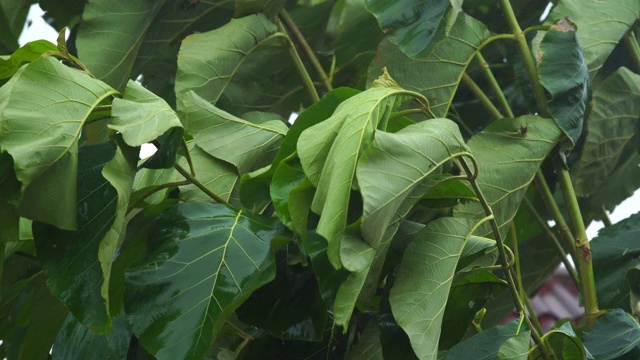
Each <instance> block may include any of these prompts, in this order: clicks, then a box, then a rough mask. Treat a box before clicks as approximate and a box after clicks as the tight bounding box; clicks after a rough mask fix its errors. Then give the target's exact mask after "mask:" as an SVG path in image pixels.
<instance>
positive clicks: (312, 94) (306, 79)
mask: <svg viewBox="0 0 640 360" xmlns="http://www.w3.org/2000/svg"><path fill="white" fill-rule="evenodd" d="M278 30H280V32H282V35H283V36H284V38H285V39H286V40H287V44H288V45H289V55H290V56H291V59H292V60H293V62H294V64H295V65H296V69H298V73H299V74H300V77H301V78H302V82H303V83H304V87H305V88H306V89H307V92H308V93H309V98H310V99H311V102H313V103H314V104H315V103H317V102H318V101H320V97H319V96H318V91H317V90H316V88H315V86H314V85H313V81H312V80H311V77H310V76H309V72H308V71H307V69H306V68H305V67H304V64H303V63H302V59H300V55H299V54H298V50H296V45H295V44H294V43H293V41H291V37H289V34H288V33H287V30H286V29H285V28H284V25H282V21H280V20H279V19H278Z"/></svg>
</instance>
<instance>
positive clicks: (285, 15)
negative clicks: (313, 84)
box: [280, 9, 333, 91]
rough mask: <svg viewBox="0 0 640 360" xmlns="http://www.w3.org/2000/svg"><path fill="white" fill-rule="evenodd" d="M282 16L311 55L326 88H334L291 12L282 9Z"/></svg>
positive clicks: (309, 55) (310, 58)
mask: <svg viewBox="0 0 640 360" xmlns="http://www.w3.org/2000/svg"><path fill="white" fill-rule="evenodd" d="M280 17H281V18H282V21H284V23H285V25H287V27H288V28H289V30H290V31H291V33H292V34H293V36H294V37H295V38H296V39H297V40H298V42H299V43H300V46H302V49H303V50H304V52H305V53H306V54H307V56H308V57H309V60H311V64H312V65H313V67H315V68H316V71H317V72H318V75H320V80H321V81H322V84H323V85H324V87H325V89H327V91H331V90H333V87H332V86H331V82H330V81H329V77H328V76H327V73H326V72H325V71H324V69H323V68H322V64H320V61H318V58H317V57H316V54H315V53H314V52H313V49H312V48H311V46H309V43H308V42H307V39H305V38H304V35H302V33H301V32H300V29H298V26H296V23H295V22H294V21H293V19H291V16H289V13H288V12H287V10H285V9H282V10H281V11H280Z"/></svg>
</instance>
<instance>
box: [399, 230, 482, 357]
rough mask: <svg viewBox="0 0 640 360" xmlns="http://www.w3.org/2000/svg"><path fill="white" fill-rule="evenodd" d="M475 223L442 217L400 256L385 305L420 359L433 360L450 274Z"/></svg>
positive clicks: (451, 276) (454, 268) (449, 285)
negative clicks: (388, 306)
mask: <svg viewBox="0 0 640 360" xmlns="http://www.w3.org/2000/svg"><path fill="white" fill-rule="evenodd" d="M474 228H475V222H474V221H473V220H469V219H456V218H442V219H438V220H435V221H432V222H430V223H429V224H428V225H427V226H426V227H425V228H424V229H423V230H422V231H421V232H420V237H419V238H418V239H417V240H416V241H414V242H412V243H411V244H410V245H409V247H407V250H406V251H405V253H404V257H403V258H402V262H401V264H400V270H399V271H398V276H397V278H396V280H395V282H394V284H393V287H392V288H391V293H390V295H389V302H390V303H391V309H392V310H393V316H394V317H395V318H396V321H397V322H398V324H399V325H400V326H401V327H402V328H403V329H404V331H405V332H406V333H407V334H408V335H409V339H410V340H411V346H412V347H413V350H414V351H415V353H416V355H418V357H419V358H420V359H436V357H437V352H438V341H439V338H440V326H441V323H442V318H443V316H444V310H445V306H446V304H447V298H448V296H449V289H450V288H451V283H452V281H453V275H454V273H455V270H456V266H457V264H458V260H459V258H460V254H461V253H462V249H463V248H464V246H465V243H466V241H467V239H468V238H469V236H471V234H472V233H473V229H474Z"/></svg>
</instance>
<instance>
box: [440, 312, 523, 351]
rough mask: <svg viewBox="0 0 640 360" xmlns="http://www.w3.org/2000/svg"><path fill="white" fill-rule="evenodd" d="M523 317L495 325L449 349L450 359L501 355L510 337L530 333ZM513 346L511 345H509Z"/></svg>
mask: <svg viewBox="0 0 640 360" xmlns="http://www.w3.org/2000/svg"><path fill="white" fill-rule="evenodd" d="M526 328H527V326H526V324H524V322H523V320H522V319H516V320H514V321H512V322H510V323H509V324H507V325H504V326H497V327H493V328H491V329H489V330H485V331H483V332H481V333H479V334H476V335H474V336H472V337H471V338H469V339H467V340H465V341H463V342H461V343H460V344H458V345H456V346H454V347H453V348H451V350H449V353H448V354H447V359H448V360H458V359H460V360H467V359H474V360H493V359H495V358H496V357H497V356H499V352H500V351H501V347H502V346H503V344H505V343H506V342H507V341H508V340H509V339H512V338H516V339H518V340H520V339H519V337H518V335H519V334H521V333H529V330H528V329H526ZM508 346H509V347H511V346H510V345H508Z"/></svg>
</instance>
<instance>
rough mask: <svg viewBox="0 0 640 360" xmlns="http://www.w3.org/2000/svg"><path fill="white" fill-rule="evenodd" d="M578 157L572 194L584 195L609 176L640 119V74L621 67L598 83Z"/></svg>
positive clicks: (572, 177)
mask: <svg viewBox="0 0 640 360" xmlns="http://www.w3.org/2000/svg"><path fill="white" fill-rule="evenodd" d="M591 103H592V109H591V112H590V114H589V118H588V119H587V123H586V126H587V128H586V132H587V135H586V137H585V141H584V145H583V147H582V151H581V152H580V160H578V162H577V163H576V164H575V165H574V166H573V167H572V169H571V170H572V172H573V174H572V176H571V179H573V182H574V187H575V190H576V194H577V195H578V196H582V197H586V196H589V195H591V194H593V193H594V192H596V191H597V189H598V188H599V187H600V186H601V185H602V184H603V183H604V182H605V181H606V180H607V179H608V178H609V176H610V174H611V173H612V172H613V171H614V169H615V168H616V165H617V164H618V160H619V159H620V156H621V155H622V152H623V150H624V146H625V145H626V144H627V142H628V141H629V140H630V139H631V138H632V137H633V136H634V134H635V129H636V127H637V122H638V120H640V75H638V74H635V73H633V72H631V71H630V70H629V69H627V68H625V67H621V68H619V69H618V70H617V71H616V72H614V73H613V74H612V75H610V76H609V77H608V78H606V79H605V80H604V81H602V82H601V83H599V84H598V86H597V87H596V88H595V90H594V91H593V96H592V100H591Z"/></svg>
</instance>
